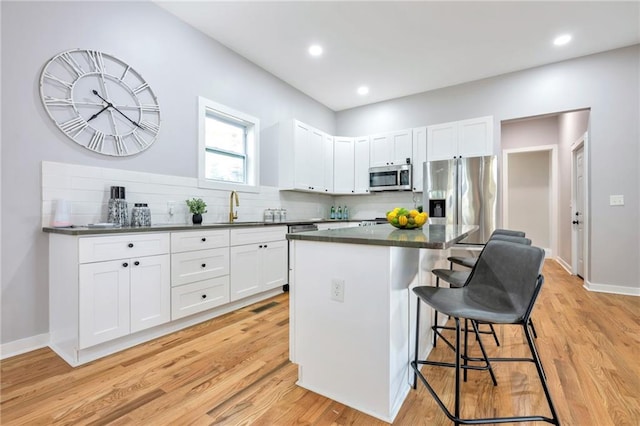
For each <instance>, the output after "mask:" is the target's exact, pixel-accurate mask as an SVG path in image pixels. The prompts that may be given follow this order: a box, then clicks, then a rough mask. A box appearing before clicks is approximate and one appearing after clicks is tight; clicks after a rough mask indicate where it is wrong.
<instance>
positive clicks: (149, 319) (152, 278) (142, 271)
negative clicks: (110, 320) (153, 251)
mask: <svg viewBox="0 0 640 426" xmlns="http://www.w3.org/2000/svg"><path fill="white" fill-rule="evenodd" d="M130 268H131V272H130V273H131V280H130V288H131V290H130V295H131V300H130V304H131V333H135V332H136V331H140V330H144V329H147V328H150V327H154V326H156V325H160V324H164V323H165V322H168V321H169V320H170V317H171V300H170V299H171V284H170V280H169V255H168V254H163V255H160V256H151V257H141V258H134V259H131V265H130Z"/></svg>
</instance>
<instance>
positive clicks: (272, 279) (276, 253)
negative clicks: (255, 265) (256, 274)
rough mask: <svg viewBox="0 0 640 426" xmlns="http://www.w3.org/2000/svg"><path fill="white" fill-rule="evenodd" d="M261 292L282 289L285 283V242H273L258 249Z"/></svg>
mask: <svg viewBox="0 0 640 426" xmlns="http://www.w3.org/2000/svg"><path fill="white" fill-rule="evenodd" d="M260 257H261V259H260V275H261V276H262V284H263V288H262V290H270V289H272V288H276V287H282V286H283V285H285V284H286V283H287V242H286V241H274V242H270V243H267V244H264V245H263V247H262V248H261V249H260Z"/></svg>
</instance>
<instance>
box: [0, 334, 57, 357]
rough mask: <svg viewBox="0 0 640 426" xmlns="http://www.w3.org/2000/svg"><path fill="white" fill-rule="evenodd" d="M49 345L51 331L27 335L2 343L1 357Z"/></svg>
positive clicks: (0, 346)
mask: <svg viewBox="0 0 640 426" xmlns="http://www.w3.org/2000/svg"><path fill="white" fill-rule="evenodd" d="M48 345H49V333H44V334H38V335H37V336H31V337H26V338H24V339H20V340H14V341H13V342H7V343H4V344H2V345H0V359H5V358H9V357H12V356H16V355H20V354H24V353H27V352H31V351H35V350H36V349H40V348H44V347H45V346H48Z"/></svg>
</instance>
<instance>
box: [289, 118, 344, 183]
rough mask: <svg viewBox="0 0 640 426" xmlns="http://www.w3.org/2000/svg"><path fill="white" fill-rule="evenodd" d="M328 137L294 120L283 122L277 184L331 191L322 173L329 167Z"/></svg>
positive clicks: (330, 159)
mask: <svg viewBox="0 0 640 426" xmlns="http://www.w3.org/2000/svg"><path fill="white" fill-rule="evenodd" d="M330 141H331V137H330V136H329V135H327V134H326V133H324V132H322V131H320V130H318V129H315V128H313V127H311V126H309V125H307V124H305V123H302V122H300V121H297V120H290V121H286V122H284V123H282V125H281V133H280V144H281V146H280V147H279V157H280V161H279V167H278V169H279V186H280V188H282V189H298V190H302V191H311V192H324V193H328V192H330V187H329V186H328V185H327V181H326V179H325V173H326V172H327V168H329V169H330V168H332V163H333V157H331V158H329V157H328V153H329V149H328V146H327V144H328V142H330Z"/></svg>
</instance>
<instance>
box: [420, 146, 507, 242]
mask: <svg viewBox="0 0 640 426" xmlns="http://www.w3.org/2000/svg"><path fill="white" fill-rule="evenodd" d="M423 176H424V188H423V204H422V205H423V209H424V210H425V211H427V212H428V213H429V223H431V224H434V225H478V226H479V227H480V229H478V231H476V232H474V233H472V234H471V235H469V237H467V238H465V239H464V240H462V241H461V242H460V243H461V244H484V243H486V242H487V240H488V239H489V236H490V235H491V233H492V232H493V231H494V230H495V229H496V224H497V220H498V210H497V195H498V194H497V191H498V165H497V159H496V157H495V156H487V157H471V158H455V159H453V160H440V161H427V162H426V163H424V175H423ZM427 209H428V210H427Z"/></svg>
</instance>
